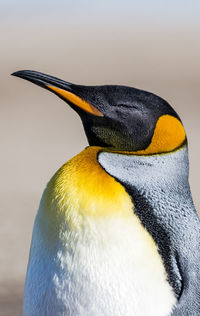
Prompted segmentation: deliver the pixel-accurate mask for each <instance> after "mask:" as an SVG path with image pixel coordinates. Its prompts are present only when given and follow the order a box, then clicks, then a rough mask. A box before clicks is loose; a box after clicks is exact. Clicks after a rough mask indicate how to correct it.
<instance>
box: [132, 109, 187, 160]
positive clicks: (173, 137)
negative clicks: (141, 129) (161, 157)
mask: <svg viewBox="0 0 200 316" xmlns="http://www.w3.org/2000/svg"><path fill="white" fill-rule="evenodd" d="M185 139H186V134H185V130H184V128H183V125H182V124H181V122H180V121H179V120H178V119H177V118H176V117H174V116H171V115H163V116H161V117H160V118H159V119H158V121H157V123H156V127H155V130H154V134H153V137H152V140H151V144H150V145H149V146H148V147H147V148H146V149H144V150H139V151H136V152H132V154H136V155H150V154H159V153H166V152H170V151H173V150H175V149H176V148H178V147H180V146H181V145H182V144H183V142H184V141H185Z"/></svg>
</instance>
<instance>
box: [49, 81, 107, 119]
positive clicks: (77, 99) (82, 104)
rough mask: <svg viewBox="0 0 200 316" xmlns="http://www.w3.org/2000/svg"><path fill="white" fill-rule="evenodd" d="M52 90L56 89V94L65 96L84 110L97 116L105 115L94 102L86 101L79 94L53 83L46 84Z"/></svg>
mask: <svg viewBox="0 0 200 316" xmlns="http://www.w3.org/2000/svg"><path fill="white" fill-rule="evenodd" d="M46 87H48V88H49V89H50V90H52V91H54V92H55V93H56V94H58V95H59V96H61V97H62V98H64V99H65V100H66V101H69V102H71V103H73V104H74V105H76V106H78V107H79V108H81V109H82V110H84V111H86V112H88V113H90V114H93V115H95V116H104V115H103V114H102V113H101V112H100V111H99V110H97V109H96V108H95V107H94V106H93V105H92V104H90V103H88V102H86V101H85V100H83V99H81V98H80V97H78V96H77V95H75V94H73V93H72V92H69V91H66V90H64V89H60V88H57V87H54V86H51V85H46Z"/></svg>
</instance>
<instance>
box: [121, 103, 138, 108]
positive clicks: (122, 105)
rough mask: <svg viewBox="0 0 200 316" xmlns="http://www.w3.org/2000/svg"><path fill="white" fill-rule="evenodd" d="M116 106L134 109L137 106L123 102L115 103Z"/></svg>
mask: <svg viewBox="0 0 200 316" xmlns="http://www.w3.org/2000/svg"><path fill="white" fill-rule="evenodd" d="M117 107H119V108H128V109H136V110H138V107H137V106H136V105H133V104H123V103H120V104H117Z"/></svg>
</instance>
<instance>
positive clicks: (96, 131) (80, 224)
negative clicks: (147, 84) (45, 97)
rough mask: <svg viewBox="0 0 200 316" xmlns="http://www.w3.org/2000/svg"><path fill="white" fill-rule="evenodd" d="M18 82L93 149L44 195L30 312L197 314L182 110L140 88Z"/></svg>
mask: <svg viewBox="0 0 200 316" xmlns="http://www.w3.org/2000/svg"><path fill="white" fill-rule="evenodd" d="M12 75H14V76H16V77H19V78H22V79H26V80H28V81H30V82H32V83H34V84H36V85H38V86H41V87H42V88H45V89H46V90H49V91H51V92H53V93H54V94H55V95H57V96H58V97H59V98H61V99H62V100H63V101H65V102H66V103H67V104H68V105H69V106H70V107H71V108H72V109H73V110H75V111H76V112H77V114H78V115H79V117H80V119H81V121H82V123H83V127H84V131H85V134H86V136H87V139H88V143H89V146H87V147H86V148H85V149H84V150H83V151H82V152H80V153H79V154H78V155H76V156H75V157H73V158H72V159H70V160H69V161H68V162H66V163H65V164H64V165H63V166H62V167H61V168H60V169H59V170H58V171H57V172H56V173H55V175H53V177H52V178H51V179H50V181H49V182H48V184H47V186H46V188H45V190H44V193H43V195H42V198H41V202H40V205H39V209H38V212H37V214H36V218H35V222H34V228H33V234H32V242H31V248H30V255H29V262H28V268H27V274H26V280H25V286H24V302H23V315H24V316H35V315H37V316H40V315H48V316H57V315H58V316H61V315H62V316H64V315H70V316H167V315H173V316H181V315H183V316H186V315H193V316H198V315H200V286H199V283H200V221H199V217H198V215H197V212H196V210H195V207H194V203H193V200H192V195H191V190H190V185H189V180H188V175H189V159H188V141H187V137H186V132H185V129H184V126H183V123H182V121H181V119H180V117H179V115H178V114H177V113H176V111H175V110H174V109H173V108H172V107H171V105H170V104H169V103H168V102H167V101H165V100H164V99H163V98H161V97H159V96H157V95H155V94H153V93H150V92H147V91H144V90H140V89H136V88H133V87H128V86H123V85H121V86H120V85H102V86H98V85H96V86H87V85H79V84H73V83H70V82H67V81H64V80H61V79H58V78H56V77H53V76H50V75H47V74H43V73H40V72H37V71H31V70H21V71H17V72H14V73H13V74H12ZM68 146H69V147H70V144H69V145H68Z"/></svg>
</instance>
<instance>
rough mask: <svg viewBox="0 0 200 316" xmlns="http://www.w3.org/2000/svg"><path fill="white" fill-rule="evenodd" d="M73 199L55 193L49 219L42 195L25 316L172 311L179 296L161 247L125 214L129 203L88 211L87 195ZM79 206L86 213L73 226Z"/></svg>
mask: <svg viewBox="0 0 200 316" xmlns="http://www.w3.org/2000/svg"><path fill="white" fill-rule="evenodd" d="M103 172H104V171H103ZM60 174H61V172H60ZM60 174H59V179H60V176H61V175H60ZM93 177H95V174H94V173H93ZM59 181H60V180H59ZM70 181H71V178H70ZM87 181H88V180H87ZM60 182H61V183H63V181H60ZM117 185H119V186H120V184H117ZM99 189H100V190H103V189H102V188H101V187H100V188H99ZM124 192H125V191H124ZM75 194H76V196H77V194H78V193H77V191H76V192H75ZM45 195H47V193H44V196H45ZM70 198H71V197H68V198H67V200H66V201H65V202H62V205H61V204H59V203H58V202H57V201H56V200H59V201H60V200H61V199H60V197H58V193H56V195H55V197H54V198H53V197H52V200H54V202H52V203H51V207H52V209H54V211H55V214H54V215H55V216H54V217H55V218H53V221H52V219H51V222H50V220H49V219H48V218H47V217H48V216H50V215H49V211H47V209H46V208H47V207H49V206H48V205H49V204H48V203H47V202H46V201H45V198H44V197H43V199H42V202H41V205H40V209H39V211H38V214H37V217H36V220H35V225H34V231H33V239H32V246H31V252H30V258H29V265H28V270H27V276H26V284H25V295H24V309H23V312H24V316H35V315H38V316H39V315H48V316H54V315H55V316H61V315H62V316H64V315H71V316H93V315H94V316H100V315H102V316H118V315H119V316H167V315H169V314H170V312H171V310H172V308H173V306H174V305H175V303H176V298H175V295H174V293H173V290H172V288H171V287H170V285H169V283H168V282H167V275H166V272H165V268H164V265H163V262H162V259H161V257H160V255H159V254H158V251H157V246H156V245H155V243H154V241H153V239H152V237H151V236H150V235H149V233H148V232H147V231H146V230H145V228H144V227H143V226H142V225H141V223H140V221H139V219H138V218H137V216H135V215H134V213H133V212H132V211H131V215H130V216H129V215H125V216H122V214H123V210H122V214H120V213H119V212H118V213H117V214H110V215H109V216H105V215H104V216H98V217H96V216H93V215H91V214H89V215H88V214H87V215H86V216H85V215H84V214H85V211H84V210H83V208H84V206H83V205H82V204H81V203H82V202H81V201H82V200H81V201H78V202H77V201H76V203H75V201H74V204H73V205H69V203H70ZM64 199H66V196H63V199H62V201H64ZM81 199H83V196H82V195H81ZM100 200H101V199H100ZM56 203H57V204H56ZM99 203H101V201H99ZM115 203H116V201H115V200H112V205H115ZM100 205H101V204H100ZM91 207H92V204H91ZM118 207H119V205H117V204H116V209H117V208H118ZM58 208H59V212H60V213H59V212H58ZM60 208H62V209H65V211H64V212H62V211H60ZM77 208H80V209H81V211H83V214H82V215H81V222H80V218H78V217H77V227H78V228H77V227H76V229H73V225H74V223H75V222H76V220H75V221H72V220H71V221H70V220H69V217H70V214H71V213H73V214H76V213H77ZM80 209H79V210H78V212H79V213H80ZM147 211H148V210H147ZM112 212H113V211H112ZM66 213H67V214H68V215H67V219H66ZM104 213H105V210H103V214H104ZM108 213H109V211H108ZM72 222H73V223H72ZM58 227H59V229H57V228H58ZM54 228H56V229H55V230H54Z"/></svg>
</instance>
